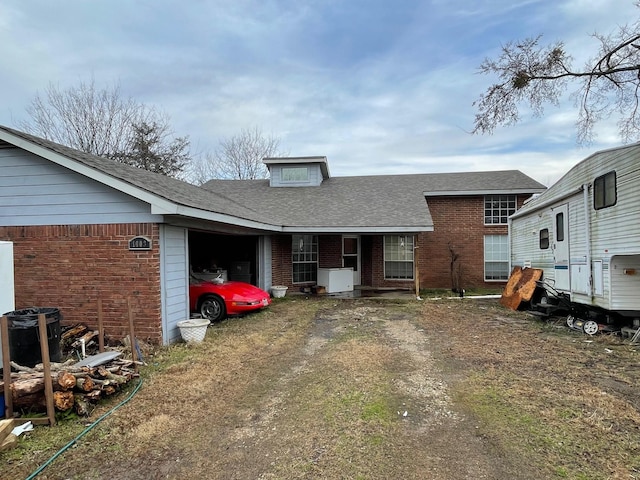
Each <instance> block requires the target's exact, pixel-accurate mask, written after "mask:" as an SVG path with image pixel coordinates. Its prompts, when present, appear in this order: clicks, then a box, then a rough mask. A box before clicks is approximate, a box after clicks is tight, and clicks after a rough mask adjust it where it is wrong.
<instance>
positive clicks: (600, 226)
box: [509, 143, 640, 334]
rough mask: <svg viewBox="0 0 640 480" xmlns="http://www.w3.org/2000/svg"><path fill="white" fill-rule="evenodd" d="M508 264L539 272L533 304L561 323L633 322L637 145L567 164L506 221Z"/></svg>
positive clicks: (639, 253) (637, 297)
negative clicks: (548, 308)
mask: <svg viewBox="0 0 640 480" xmlns="http://www.w3.org/2000/svg"><path fill="white" fill-rule="evenodd" d="M509 238H510V258H511V264H512V267H515V266H520V267H522V268H527V267H530V268H538V269H541V270H542V279H541V281H539V282H538V285H539V287H540V288H539V291H538V292H537V299H536V303H537V304H545V303H546V304H547V305H549V304H552V305H554V304H555V305H560V306H564V307H567V309H568V310H569V312H570V313H569V315H568V317H567V318H568V323H569V325H570V326H571V323H572V322H573V321H574V320H575V319H580V320H581V325H583V328H584V331H585V332H586V333H591V334H592V333H595V332H597V331H598V325H602V324H622V325H633V326H634V327H636V328H637V327H638V326H639V325H640V143H635V144H632V145H627V146H623V147H618V148H613V149H610V150H603V151H600V152H597V153H594V154H593V155H591V156H590V157H588V158H586V159H585V160H583V161H581V162H580V163H578V164H577V165H576V166H574V167H573V168H572V169H571V170H570V171H569V172H568V173H567V174H566V175H564V176H563V177H562V178H561V179H560V180H559V181H558V182H557V183H555V184H554V185H553V186H551V187H550V188H549V189H547V190H546V191H545V192H544V193H542V194H540V195H539V196H538V197H536V198H534V199H532V200H530V201H528V202H527V203H525V205H524V206H523V207H522V208H521V209H520V210H518V211H517V212H516V213H514V214H513V215H512V216H511V217H510V219H509Z"/></svg>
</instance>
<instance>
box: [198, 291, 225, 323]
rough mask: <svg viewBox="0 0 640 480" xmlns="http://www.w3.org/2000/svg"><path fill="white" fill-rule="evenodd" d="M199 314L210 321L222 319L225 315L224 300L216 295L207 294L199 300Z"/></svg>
mask: <svg viewBox="0 0 640 480" xmlns="http://www.w3.org/2000/svg"><path fill="white" fill-rule="evenodd" d="M200 315H202V317H203V318H207V319H209V320H210V321H212V322H217V321H218V320H222V319H223V318H224V315H225V308H224V301H223V300H222V298H220V297H218V296H216V295H207V296H206V297H204V298H202V300H200Z"/></svg>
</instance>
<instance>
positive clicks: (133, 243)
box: [129, 237, 151, 250]
mask: <svg viewBox="0 0 640 480" xmlns="http://www.w3.org/2000/svg"><path fill="white" fill-rule="evenodd" d="M129 250H151V239H149V238H147V237H133V238H132V239H131V240H129Z"/></svg>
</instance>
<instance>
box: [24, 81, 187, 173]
mask: <svg viewBox="0 0 640 480" xmlns="http://www.w3.org/2000/svg"><path fill="white" fill-rule="evenodd" d="M26 110H27V113H28V114H29V116H30V120H28V121H23V122H20V124H19V125H20V128H21V129H22V130H24V131H25V132H28V133H32V134H34V135H37V136H39V137H42V138H46V139H48V140H52V141H54V142H58V143H61V144H63V145H67V146H69V147H71V148H76V149H78V150H81V151H83V152H87V153H91V154H94V155H98V156H101V157H107V158H111V159H114V160H117V161H121V162H124V163H128V164H131V165H134V166H136V167H140V168H146V169H148V170H152V171H156V172H159V173H164V174H165V175H170V176H178V174H179V173H180V172H181V171H182V169H183V168H184V167H185V164H186V162H187V161H188V157H189V155H188V147H189V141H188V139H187V138H186V137H179V138H175V139H173V140H171V139H170V138H169V137H170V135H171V129H170V127H169V121H168V118H167V117H166V116H163V115H161V114H159V113H158V112H157V111H156V110H155V109H153V108H149V107H147V106H145V105H144V104H141V103H138V102H136V101H135V100H133V99H132V98H123V97H122V95H121V93H120V87H119V86H118V85H114V86H113V87H111V88H105V89H98V88H97V87H96V85H95V81H94V80H93V79H92V80H91V81H90V82H88V83H85V82H81V83H80V84H79V85H78V86H75V87H71V88H68V89H66V90H62V89H60V88H59V87H58V86H56V85H53V84H51V83H50V84H49V85H48V87H47V88H46V90H45V91H44V95H43V96H40V95H39V94H36V96H35V98H34V99H33V100H32V102H31V104H30V105H29V106H28V107H27V109H26ZM144 142H149V144H148V145H146V147H145V148H147V149H151V150H153V151H154V152H155V153H154V155H158V156H157V157H156V158H155V159H154V161H153V162H149V161H148V160H149V158H148V157H147V158H144V155H143V153H142V150H141V148H143V146H142V143H144ZM171 155H175V156H174V157H172V156H171ZM134 159H137V160H139V161H134ZM162 160H163V161H165V162H167V163H166V164H165V165H163V166H161V165H159V164H158V162H159V161H162Z"/></svg>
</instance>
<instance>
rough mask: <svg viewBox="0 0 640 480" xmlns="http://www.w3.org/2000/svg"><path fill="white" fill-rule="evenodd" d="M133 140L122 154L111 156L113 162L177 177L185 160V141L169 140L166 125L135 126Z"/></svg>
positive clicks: (186, 151)
mask: <svg viewBox="0 0 640 480" xmlns="http://www.w3.org/2000/svg"><path fill="white" fill-rule="evenodd" d="M132 128H133V137H132V138H131V139H130V143H129V144H128V145H126V147H125V151H123V152H116V153H115V154H114V155H113V158H114V160H117V161H119V162H122V163H126V164H128V165H132V166H134V167H138V168H144V169H145V170H149V171H151V172H155V173H161V174H163V175H167V176H169V177H179V176H181V172H182V171H183V169H184V168H185V166H186V165H187V163H188V161H189V140H188V139H187V137H177V138H174V139H173V140H171V139H170V138H169V135H170V132H169V130H168V126H167V125H164V124H158V123H156V122H153V123H147V122H142V123H141V124H135V125H133V126H132Z"/></svg>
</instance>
